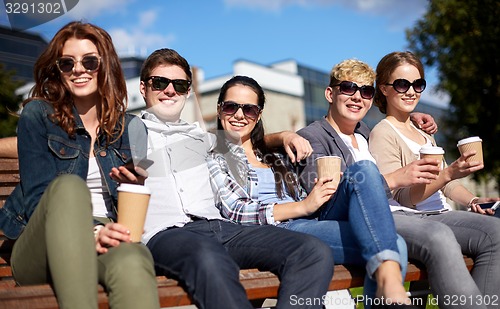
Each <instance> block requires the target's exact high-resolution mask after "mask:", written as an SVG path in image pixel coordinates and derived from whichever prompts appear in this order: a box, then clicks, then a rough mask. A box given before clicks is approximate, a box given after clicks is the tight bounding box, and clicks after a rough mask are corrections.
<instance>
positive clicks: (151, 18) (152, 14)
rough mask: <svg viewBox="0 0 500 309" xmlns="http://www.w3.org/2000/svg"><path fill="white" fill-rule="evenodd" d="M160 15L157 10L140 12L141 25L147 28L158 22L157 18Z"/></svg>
mask: <svg viewBox="0 0 500 309" xmlns="http://www.w3.org/2000/svg"><path fill="white" fill-rule="evenodd" d="M157 17H158V13H157V12H156V11H153V10H150V11H144V12H141V13H139V27H140V28H147V27H149V26H151V25H154V23H155V22H156V18H157Z"/></svg>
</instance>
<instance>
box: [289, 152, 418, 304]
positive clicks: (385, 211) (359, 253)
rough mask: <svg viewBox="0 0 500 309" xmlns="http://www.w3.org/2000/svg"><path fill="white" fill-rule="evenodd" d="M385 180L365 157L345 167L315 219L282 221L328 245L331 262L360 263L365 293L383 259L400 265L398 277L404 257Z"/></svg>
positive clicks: (373, 287) (403, 267)
mask: <svg viewBox="0 0 500 309" xmlns="http://www.w3.org/2000/svg"><path fill="white" fill-rule="evenodd" d="M384 182H385V179H384V178H383V176H382V175H381V174H380V172H379V170H378V168H377V167H376V165H375V164H373V163H372V162H371V161H359V162H356V163H354V164H352V165H351V166H349V167H348V168H347V169H346V170H345V171H344V175H343V177H342V179H341V181H340V184H339V186H338V189H337V192H336V193H335V195H334V196H333V197H332V199H331V200H330V201H329V202H328V203H327V204H326V205H325V206H324V207H323V208H322V209H321V210H320V213H319V217H318V219H317V220H315V219H298V220H291V221H289V222H286V223H282V224H281V225H280V227H284V228H287V229H290V230H293V231H298V232H303V233H307V234H310V235H314V236H316V237H318V238H319V239H321V240H323V241H324V242H325V243H326V244H328V245H329V246H330V248H331V249H332V252H333V259H334V261H335V264H358V265H359V264H361V265H365V264H366V272H367V277H366V278H365V286H364V288H365V289H364V290H365V295H366V296H367V297H374V296H375V292H376V288H377V286H376V282H375V281H374V280H373V274H374V273H375V271H376V270H377V268H378V267H379V266H380V264H381V263H382V262H383V261H385V260H392V261H396V262H398V263H399V264H400V265H401V270H402V272H403V278H404V275H405V274H406V268H407V262H408V256H407V249H406V244H405V242H404V240H403V239H402V238H401V237H399V236H398V235H397V234H396V228H395V226H394V220H393V217H392V214H391V211H390V208H389V203H388V200H387V194H386V190H385V187H384Z"/></svg>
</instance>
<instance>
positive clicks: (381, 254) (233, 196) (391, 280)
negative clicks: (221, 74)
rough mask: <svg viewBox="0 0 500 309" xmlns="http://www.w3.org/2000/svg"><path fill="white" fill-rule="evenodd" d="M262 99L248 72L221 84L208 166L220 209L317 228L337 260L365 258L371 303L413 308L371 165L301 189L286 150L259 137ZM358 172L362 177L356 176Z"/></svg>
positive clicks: (402, 252)
mask: <svg viewBox="0 0 500 309" xmlns="http://www.w3.org/2000/svg"><path fill="white" fill-rule="evenodd" d="M264 103H265V96H264V91H263V89H262V88H261V87H260V85H259V84H258V83H257V82H256V81H255V80H254V79H252V78H250V77H246V76H235V77H233V78H231V79H230V80H228V81H227V82H226V83H225V84H224V85H223V86H222V88H221V92H220V95H219V99H218V109H217V112H218V133H219V134H218V135H219V139H218V146H217V148H216V151H215V152H214V153H213V156H212V159H213V160H211V159H209V161H210V162H209V167H210V174H211V182H212V186H213V187H214V192H217V193H216V195H217V204H218V207H219V209H220V211H221V213H222V215H223V216H224V217H226V218H228V219H230V220H232V221H235V222H238V223H242V224H261V225H264V224H273V225H277V226H280V227H283V228H286V229H290V230H294V231H298V232H303V233H307V234H311V235H314V236H316V237H318V238H320V239H322V240H323V241H325V242H326V243H327V244H328V245H329V246H330V247H331V249H332V251H333V254H334V260H335V263H336V264H363V265H365V264H366V270H367V277H366V280H365V294H367V295H366V296H367V298H366V300H371V301H365V304H367V305H368V307H369V305H370V304H371V303H378V302H373V301H372V300H373V297H379V298H381V299H383V300H384V303H385V304H387V303H391V302H392V304H393V306H396V304H399V305H401V304H403V305H402V306H403V307H404V308H411V306H410V305H406V304H409V303H410V300H409V299H408V297H407V295H406V292H405V289H404V287H403V285H402V282H403V275H402V271H401V269H404V268H405V267H406V264H407V254H406V244H405V243H404V241H403V240H402V238H401V237H399V236H398V235H397V234H396V230H395V227H394V221H393V219H392V215H391V213H390V210H389V204H388V200H387V194H386V190H385V187H384V181H383V177H382V176H381V175H380V173H379V172H378V169H377V168H376V167H375V164H373V163H372V162H370V161H367V160H364V161H360V162H358V163H357V164H354V165H353V166H352V167H350V168H348V169H347V170H346V171H345V172H344V176H343V179H342V181H341V183H340V184H339V185H338V188H336V186H334V185H333V184H332V183H331V182H330V181H331V179H319V180H318V181H317V183H316V185H315V187H314V188H313V190H312V191H311V192H310V194H309V195H306V193H305V191H304V190H303V189H302V187H301V186H300V185H299V182H298V179H297V176H296V173H295V172H294V170H293V168H292V167H291V165H290V164H289V163H288V162H287V161H286V160H285V159H284V156H282V155H281V154H279V153H277V152H276V150H275V149H270V148H268V146H267V145H266V143H265V142H264V128H263V124H262V120H261V116H262V110H263V108H264ZM222 132H223V133H224V134H222ZM360 173H363V176H364V177H365V180H366V181H363V182H356V181H354V179H353V178H354V176H356V175H358V176H359V175H360ZM332 196H336V197H335V198H332ZM334 206H335V207H334ZM384 206H385V207H384ZM375 290H376V292H375ZM393 306H391V308H392V307H393ZM372 308H375V306H372Z"/></svg>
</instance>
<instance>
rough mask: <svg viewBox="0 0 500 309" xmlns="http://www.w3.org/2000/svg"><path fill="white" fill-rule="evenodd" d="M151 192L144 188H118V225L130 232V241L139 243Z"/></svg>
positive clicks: (124, 186) (124, 185) (123, 186)
mask: <svg viewBox="0 0 500 309" xmlns="http://www.w3.org/2000/svg"><path fill="white" fill-rule="evenodd" d="M150 197H151V191H150V190H149V188H148V187H146V186H141V185H133V184H121V185H120V186H119V187H118V223H120V224H122V225H123V226H125V227H126V228H128V229H129V231H130V239H131V240H132V241H133V242H140V241H141V236H142V233H143V232H144V221H145V220H146V212H147V210H148V205H149V198H150Z"/></svg>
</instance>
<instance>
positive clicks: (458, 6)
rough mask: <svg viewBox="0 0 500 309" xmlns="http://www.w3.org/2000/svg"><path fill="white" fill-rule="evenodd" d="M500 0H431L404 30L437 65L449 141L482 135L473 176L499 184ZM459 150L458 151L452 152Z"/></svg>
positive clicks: (421, 54)
mask: <svg viewBox="0 0 500 309" xmlns="http://www.w3.org/2000/svg"><path fill="white" fill-rule="evenodd" d="M498 16H500V1H498V0H482V1H477V0H476V1H470V0H432V1H429V7H428V10H427V13H426V14H425V15H424V16H423V17H422V18H421V19H420V20H418V21H417V23H416V24H415V26H414V27H413V28H412V29H410V30H407V33H406V35H407V39H408V41H409V44H410V49H411V50H413V51H414V52H415V53H416V54H417V55H418V56H419V57H420V58H421V59H422V61H423V62H424V64H425V65H426V66H431V67H435V68H437V71H438V78H439V84H438V88H439V89H440V90H444V91H446V92H447V93H449V94H450V106H449V113H447V115H446V118H445V122H444V123H443V124H444V126H443V125H442V126H441V128H444V129H445V130H444V133H445V136H446V139H447V141H448V143H449V146H450V147H447V148H448V149H450V150H451V149H453V150H454V151H457V150H456V142H457V141H458V140H459V139H461V138H464V137H469V136H480V137H481V138H482V139H483V152H484V161H485V168H484V169H483V170H482V171H481V172H478V173H475V179H476V180H479V179H487V178H490V177H494V178H495V179H496V181H497V184H500V147H499V146H498V145H497V144H496V143H497V142H500V120H499V119H500V50H499V47H500V22H499V21H498ZM455 154H456V155H458V152H456V153H455Z"/></svg>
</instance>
